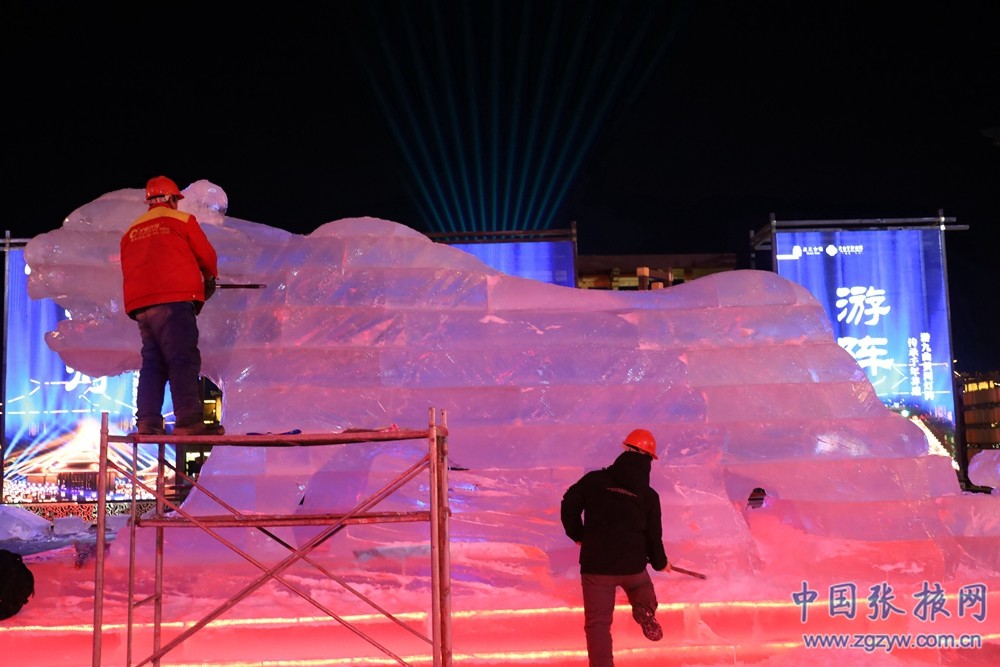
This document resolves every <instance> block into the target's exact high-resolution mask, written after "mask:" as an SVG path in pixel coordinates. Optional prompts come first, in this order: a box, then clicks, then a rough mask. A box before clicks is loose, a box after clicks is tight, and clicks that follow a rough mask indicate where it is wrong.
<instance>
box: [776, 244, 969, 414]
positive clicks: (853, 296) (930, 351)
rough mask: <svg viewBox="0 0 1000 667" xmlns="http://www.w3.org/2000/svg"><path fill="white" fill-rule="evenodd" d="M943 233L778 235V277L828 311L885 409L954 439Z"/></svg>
mask: <svg viewBox="0 0 1000 667" xmlns="http://www.w3.org/2000/svg"><path fill="white" fill-rule="evenodd" d="M943 234H944V232H943V231H941V230H940V229H882V230H864V231H844V230H837V231H786V232H782V231H779V232H777V233H776V235H775V241H774V258H775V264H776V267H777V271H778V274H779V275H781V276H784V277H786V278H788V279H790V280H792V281H794V282H797V283H799V284H801V285H803V286H804V287H806V288H807V289H808V290H809V291H810V292H812V294H813V295H814V296H815V297H816V298H817V299H818V300H819V301H820V303H821V304H823V307H824V308H825V309H826V312H827V315H829V317H830V321H831V323H832V324H833V330H834V334H835V336H836V337H837V342H838V343H839V344H840V346H841V347H843V348H844V349H846V350H847V351H848V352H850V353H851V355H852V356H853V357H854V358H855V359H856V360H857V362H858V364H859V365H860V366H861V368H863V369H864V371H865V373H866V374H867V375H868V378H869V379H870V380H871V383H872V385H873V386H874V387H875V391H876V393H877V394H878V396H879V398H881V399H882V401H883V402H884V403H885V404H886V405H890V406H897V407H905V408H907V409H909V410H910V411H918V413H919V414H928V415H931V416H933V417H934V418H936V419H938V420H941V421H944V422H947V423H949V424H950V425H951V429H950V430H951V432H952V433H953V432H954V425H955V397H954V391H953V387H952V361H951V360H952V356H951V354H952V351H951V333H950V328H949V320H948V287H947V277H946V275H945V268H946V267H945V260H944V238H943Z"/></svg>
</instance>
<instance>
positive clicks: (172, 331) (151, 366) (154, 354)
mask: <svg viewBox="0 0 1000 667" xmlns="http://www.w3.org/2000/svg"><path fill="white" fill-rule="evenodd" d="M135 319H136V321H137V322H138V323H139V334H140V336H141V337H142V368H141V369H140V371H139V387H138V390H137V396H136V414H135V416H136V421H138V422H139V423H140V424H159V423H162V420H163V416H162V413H161V411H162V410H163V399H164V396H165V392H166V386H167V383H168V382H169V383H170V397H171V399H172V400H173V403H174V417H175V423H176V425H178V426H191V425H194V424H200V423H202V421H203V408H202V402H201V391H200V389H199V386H198V377H199V375H200V373H201V352H200V351H199V350H198V320H197V315H196V314H195V308H194V303H193V302H191V301H178V302H175V303H164V304H159V305H156V306H149V307H148V308H144V309H142V310H140V311H139V312H138V313H136V315H135Z"/></svg>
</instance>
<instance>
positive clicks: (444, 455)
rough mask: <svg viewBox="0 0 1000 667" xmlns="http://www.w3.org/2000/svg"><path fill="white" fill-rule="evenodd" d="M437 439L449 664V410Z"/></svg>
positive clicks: (444, 639) (444, 655)
mask: <svg viewBox="0 0 1000 667" xmlns="http://www.w3.org/2000/svg"><path fill="white" fill-rule="evenodd" d="M435 438H436V440H437V455H438V459H439V463H438V468H439V469H440V471H441V474H440V475H439V476H438V488H439V491H438V495H439V497H440V502H439V504H438V507H437V512H438V514H439V515H440V519H439V522H440V526H441V528H440V535H441V582H440V591H441V617H442V619H443V621H442V624H441V664H442V667H451V664H452V655H451V653H452V647H451V527H450V526H451V506H450V503H449V496H450V494H449V492H448V413H447V411H445V410H443V409H442V410H441V419H440V429H438V430H436V431H435Z"/></svg>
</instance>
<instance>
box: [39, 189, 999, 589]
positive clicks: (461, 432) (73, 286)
mask: <svg viewBox="0 0 1000 667" xmlns="http://www.w3.org/2000/svg"><path fill="white" fill-rule="evenodd" d="M184 192H185V195H186V197H185V199H184V200H182V201H181V208H182V209H183V210H188V211H190V212H192V213H194V214H195V215H197V216H198V217H199V219H201V220H202V222H203V223H204V224H205V226H206V233H207V234H208V236H209V238H210V239H211V241H212V242H213V244H215V246H216V249H217V250H218V252H219V258H220V260H219V266H220V270H221V273H222V277H221V281H222V282H259V283H265V284H266V288H265V289H261V290H219V291H218V292H217V293H216V295H215V296H214V297H213V298H212V299H211V300H210V301H209V302H208V303H207V304H206V306H205V309H204V311H203V313H202V314H201V316H200V320H199V321H200V326H201V330H202V338H201V347H202V353H203V372H204V373H205V374H206V375H208V376H210V377H211V378H212V379H213V381H215V382H216V384H218V385H219V386H220V387H221V388H222V390H223V392H224V411H223V414H224V421H225V426H226V429H227V432H228V433H230V434H236V433H241V432H282V431H287V430H291V429H295V428H297V429H301V430H303V431H305V432H329V431H338V430H343V429H346V428H352V427H354V428H378V427H383V426H386V425H389V424H393V423H395V424H398V425H400V426H403V427H409V428H420V427H422V425H423V424H425V423H426V415H427V410H428V408H429V407H433V408H437V409H441V410H445V411H447V414H448V426H449V456H450V459H451V461H452V462H453V464H454V468H455V469H454V470H453V471H452V472H451V473H450V479H451V493H452V495H453V497H452V498H451V504H452V508H453V511H454V515H453V518H452V539H453V544H454V545H456V547H455V548H456V549H459V548H460V547H458V546H457V545H491V544H493V545H502V549H503V550H504V552H505V553H510V552H511V550H513V551H520V552H523V553H524V554H530V558H529V560H531V561H532V562H536V559H538V558H546V557H550V558H551V559H552V562H551V566H552V571H553V572H554V573H556V574H557V576H558V575H561V574H563V573H564V572H565V570H566V569H567V567H569V566H568V565H567V559H570V560H571V559H572V547H573V545H572V543H569V542H568V539H567V538H566V537H565V536H564V535H563V534H562V529H561V526H560V525H559V517H558V505H559V501H560V498H561V496H562V493H563V491H564V490H565V488H566V487H567V486H568V485H569V484H570V483H572V482H573V481H575V479H577V478H578V477H579V476H580V475H581V474H583V473H584V472H585V471H586V470H589V469H593V468H597V467H601V466H604V465H607V464H609V463H610V462H611V461H612V460H613V459H614V457H615V456H616V455H617V454H618V452H619V451H620V444H621V440H622V438H623V436H624V435H625V434H626V433H628V432H629V431H630V430H631V429H633V428H636V427H642V428H647V429H649V430H651V431H652V432H653V433H654V434H655V435H656V437H657V438H658V440H659V443H660V449H661V452H662V456H661V461H660V462H658V463H657V464H656V465H655V466H654V469H653V484H654V486H655V487H656V488H658V489H660V492H661V496H662V501H663V506H664V526H665V540H666V541H667V543H668V547H669V548H668V554H671V553H672V554H673V556H672V557H673V558H677V557H679V558H682V559H689V560H694V561H697V560H699V559H701V560H704V561H706V562H707V561H711V562H717V561H718V560H719V559H722V560H723V561H724V562H725V567H726V568H728V569H729V570H730V571H745V570H750V569H753V568H756V567H762V566H763V565H762V564H764V565H766V563H767V558H766V557H765V556H766V554H767V553H769V548H768V547H769V546H771V547H773V546H774V545H766V544H765V542H766V541H767V540H769V539H780V540H783V541H785V540H788V539H789V535H792V536H795V539H796V540H801V541H802V544H801V545H797V546H796V545H794V544H790V545H787V546H788V548H791V549H793V550H794V549H799V550H801V551H802V552H803V553H806V552H809V551H810V549H812V547H810V546H808V544H809V543H810V542H809V541H810V540H821V541H824V542H823V543H824V544H828V543H829V541H832V540H835V539H843V540H851V541H856V542H861V543H865V544H870V545H873V546H871V549H870V550H868V551H867V552H866V553H867V554H868V555H869V556H872V554H874V556H872V557H873V558H875V559H877V558H879V557H882V556H884V557H886V558H889V557H890V556H889V555H888V554H889V552H890V551H891V550H892V549H894V548H895V547H890V546H885V545H902V544H906V545H911V546H912V545H914V544H918V543H919V544H922V545H924V546H923V547H920V550H922V551H923V552H925V553H928V554H939V553H942V550H951V551H948V553H949V554H961V557H960V560H963V562H965V563H966V564H971V565H970V566H971V567H973V568H975V567H977V566H978V565H977V564H982V563H986V566H988V567H994V566H995V557H994V556H992V555H989V554H988V549H987V548H986V546H984V545H986V544H996V540H997V534H996V530H995V526H994V525H993V524H989V525H986V524H984V522H983V521H982V520H981V519H974V518H970V517H967V516H965V515H964V514H963V512H964V508H965V506H964V505H963V502H962V496H961V494H960V489H959V486H958V482H957V477H956V475H955V472H954V470H953V469H952V467H951V461H950V459H947V457H942V456H938V455H935V454H932V453H930V452H929V451H928V445H927V442H926V441H925V438H924V436H923V433H922V432H921V431H920V430H919V429H918V428H917V427H916V426H915V425H913V424H911V423H910V422H908V421H907V420H905V419H904V418H902V417H901V416H899V415H896V414H894V413H891V412H889V411H888V410H886V408H884V407H883V406H882V404H881V403H880V401H879V400H878V398H877V396H876V395H875V391H874V390H873V388H872V386H871V384H870V383H869V382H868V380H867V378H866V376H865V375H864V373H863V372H862V371H861V370H860V369H859V368H858V366H857V364H856V362H855V361H854V359H853V358H852V357H851V356H850V355H849V354H848V353H847V352H845V351H844V350H843V349H841V348H840V347H839V346H838V345H837V343H836V342H835V340H834V338H833V335H832V329H831V327H830V324H829V322H828V320H827V318H826V316H825V314H824V311H823V309H822V307H821V306H820V305H819V304H818V302H817V301H816V300H815V299H813V298H812V296H811V295H810V294H809V293H808V292H807V291H806V290H805V289H804V288H802V287H801V286H799V285H797V284H794V283H792V282H790V281H788V280H786V279H783V278H781V277H779V276H778V275H776V274H774V273H770V272H764V271H749V270H741V271H731V272H725V273H718V274H713V275H710V276H707V277H704V278H700V279H698V280H694V281H690V282H687V283H685V284H682V285H679V286H676V287H671V288H668V289H663V290H656V291H649V292H625V291H622V292H618V291H598V290H581V289H574V288H568V287H560V286H554V285H549V284H543V283H539V282H535V281H531V280H527V279H522V278H518V277H514V276H510V275H505V274H502V273H500V272H498V271H496V270H494V269H492V268H490V267H488V266H486V265H485V264H483V263H482V262H480V261H479V260H478V259H476V258H475V257H473V256H472V255H470V254H468V253H465V252H463V251H461V250H459V249H456V248H452V247H450V246H446V245H441V244H437V243H434V242H432V241H431V240H430V239H429V238H427V237H426V236H424V235H422V234H419V233H417V232H415V231H413V230H412V229H409V228H407V227H405V226H403V225H400V224H397V223H394V222H391V221H386V220H379V219H373V218H351V219H345V220H337V221H333V222H329V223H327V224H324V225H322V226H321V227H319V228H318V229H316V230H315V231H314V232H313V233H312V234H308V235H297V234H290V233H287V232H283V231H281V230H277V229H273V228H270V227H267V226H264V225H260V224H257V223H253V222H249V221H245V220H240V219H238V218H232V217H227V216H226V215H225V212H226V206H227V204H228V199H227V197H226V195H225V193H224V191H222V189H221V188H219V187H218V186H216V185H214V184H212V183H209V182H207V181H198V182H196V183H194V184H192V185H191V186H189V187H188V188H187V189H185V191H184ZM144 210H145V206H144V203H143V196H142V191H141V190H138V189H137V190H118V191H116V192H112V193H109V194H107V195H104V196H103V197H100V198H98V199H97V200H95V201H94V202H91V203H89V204H86V205H84V206H82V207H81V208H80V209H78V210H76V211H74V212H73V213H72V214H70V215H69V216H68V217H67V218H66V220H65V222H64V224H63V226H62V227H60V228H59V229H56V230H53V231H51V232H48V233H46V234H42V235H40V236H39V237H37V238H35V239H33V240H32V241H31V242H30V243H29V244H28V252H27V259H28V263H29V265H30V266H31V269H32V272H31V276H30V289H31V294H32V296H33V297H35V298H43V297H49V298H53V299H55V300H56V301H57V302H58V303H60V304H61V305H63V306H64V307H66V308H67V309H69V310H70V311H71V312H72V313H73V321H72V322H71V323H64V324H62V325H60V328H59V330H58V331H57V332H53V333H52V334H50V336H49V338H48V342H49V344H50V346H51V347H52V349H54V350H56V351H57V352H58V353H59V354H60V355H61V356H62V357H63V358H64V359H65V360H66V361H67V363H68V364H70V365H71V366H73V367H74V368H76V369H79V370H80V371H82V372H84V373H87V374H90V375H95V376H99V375H104V374H117V373H120V372H121V371H123V370H126V369H130V368H138V366H139V345H138V336H137V333H136V330H135V324H134V322H132V321H130V320H129V319H128V317H127V316H126V315H125V313H123V312H122V307H121V276H120V268H119V265H118V255H117V253H118V250H117V248H118V238H119V235H120V233H121V232H122V231H123V230H124V229H125V228H126V227H127V225H128V224H129V223H130V221H131V220H132V218H133V217H135V216H137V215H139V214H140V213H142V212H143V211H144ZM80 276H83V277H84V279H82V280H80V279H78V278H79V277H80ZM419 450H420V443H416V444H413V443H409V444H400V443H396V444H382V445H378V444H371V443H369V444H364V445H358V446H340V447H335V448H317V449H311V450H310V451H308V452H302V451H293V450H289V449H285V448H281V449H274V450H270V451H267V452H266V453H265V452H261V451H256V450H255V451H249V450H242V449H239V448H232V447H225V448H216V450H215V451H214V452H213V453H212V455H211V457H210V458H209V460H208V462H207V464H206V465H205V467H204V469H203V472H202V481H203V482H204V483H205V484H206V486H207V487H208V488H209V489H210V490H212V491H213V492H218V493H219V494H220V495H222V496H227V495H229V496H231V497H232V499H233V503H234V504H235V505H236V506H237V507H239V508H240V509H241V510H246V511H263V512H269V513H270V512H276V513H277V512H281V513H289V514H292V513H296V512H303V511H338V510H346V509H348V508H350V507H352V506H353V505H354V504H355V503H356V502H357V499H358V498H359V496H362V495H363V494H365V493H369V492H371V491H372V490H373V489H376V488H378V487H379V486H380V485H381V484H383V483H384V482H385V479H386V476H387V475H389V474H390V473H391V470H392V469H393V468H399V469H400V470H402V469H403V468H404V467H405V466H406V465H407V464H406V461H407V460H408V459H410V458H412V457H413V456H418V455H419V453H420V452H419ZM983 467H985V468H987V469H988V468H989V466H988V465H986V466H983ZM756 487H762V488H764V489H765V490H766V492H767V493H768V495H769V504H768V505H766V506H765V507H764V508H763V512H764V513H763V514H758V515H752V513H751V514H750V515H749V516H748V513H747V510H746V505H747V497H748V495H749V494H750V492H751V491H752V490H753V489H754V488H756ZM423 491H426V489H424V488H422V487H421V486H420V485H419V484H417V485H415V486H412V487H408V488H407V489H406V491H405V492H404V493H401V494H400V495H399V496H397V497H395V498H393V500H391V501H389V502H388V503H387V505H386V506H390V507H392V508H393V509H406V508H413V507H418V506H423V505H424V504H425V503H426V498H425V497H423V496H422V495H421V494H422V492H423ZM942 503H943V505H942ZM985 504H988V500H987V501H980V502H978V503H977V504H976V506H975V508H973V510H972V511H974V512H975V513H976V516H980V517H981V515H982V513H983V512H984V509H983V505H985ZM942 508H943V509H942ZM185 510H186V511H190V512H193V513H195V514H198V513H205V514H211V513H217V508H216V507H215V506H214V504H213V503H212V502H211V501H210V500H209V499H208V498H206V497H205V495H204V494H200V493H197V492H195V493H193V494H192V495H191V496H190V497H189V498H188V500H187V501H186V503H185ZM942 512H943V514H942V515H940V516H939V514H941V513H942ZM753 516H757V517H758V518H757V519H753V518H752V517H753ZM766 516H771V517H774V516H777V517H778V519H777V521H778V522H779V523H781V525H783V526H785V529H784V530H782V531H776V530H773V529H772V528H770V527H769V528H767V529H766V530H764V529H763V527H764V526H765V525H766V524H767V521H766V519H762V518H760V517H766ZM986 523H989V522H986ZM755 525H756V528H755ZM421 530H423V531H424V532H423V533H422V532H421ZM346 532H347V534H348V535H349V536H350V543H351V544H352V545H353V546H354V552H356V553H363V554H366V556H365V557H364V558H361V557H360V556H356V555H355V556H351V555H350V550H346V551H345V550H343V548H341V547H337V546H334V545H330V546H329V547H327V550H328V553H329V554H331V555H332V554H335V553H340V554H341V557H344V558H348V559H350V558H356V559H357V563H358V567H362V568H363V569H364V570H365V571H366V572H372V571H373V570H377V569H378V568H379V567H385V568H388V569H392V568H398V567H399V558H397V557H396V556H399V557H406V558H409V557H411V556H413V555H414V554H415V553H417V552H419V549H418V550H417V551H416V552H415V551H413V550H412V549H410V550H408V551H407V550H404V551H405V554H404V555H403V556H400V554H402V553H403V552H398V553H397V552H394V551H393V548H394V547H396V546H399V547H400V548H401V545H407V544H414V543H416V544H419V543H420V542H421V540H424V541H425V540H426V539H427V536H426V535H427V533H426V529H424V528H420V527H418V526H414V525H393V526H377V527H376V526H367V527H365V526H356V527H351V528H350V529H349V530H348V531H346ZM955 533H961V534H962V540H963V542H962V544H963V549H964V550H962V549H957V547H956V546H955V545H956V542H955V537H954V534H955ZM227 534H228V532H227ZM285 534H287V537H288V539H290V540H293V541H297V542H301V541H302V540H305V539H308V538H309V536H310V535H311V534H312V531H310V530H292V531H285ZM233 539H240V540H243V541H244V542H246V543H247V544H248V545H249V546H255V545H257V542H258V539H257V537H256V536H254V537H247V536H243V537H238V538H237V537H234V538H233ZM977 540H978V541H977ZM167 546H168V549H169V550H170V551H172V552H175V553H172V554H171V557H173V558H178V559H181V560H183V559H184V558H190V557H191V556H190V554H195V553H197V554H198V559H199V561H200V562H204V561H205V560H206V559H208V558H219V559H224V558H232V557H233V556H232V555H231V554H228V553H227V552H226V549H225V548H223V547H221V546H220V545H219V544H218V543H216V542H215V541H213V540H212V539H210V538H208V537H206V536H204V535H200V534H197V531H187V532H186V533H185V535H184V539H183V540H179V539H178V538H172V539H171V540H169V541H168V545H167ZM338 549H340V550H341V551H338ZM394 554H395V555H394ZM934 558H935V559H937V556H934ZM462 567H463V568H466V570H467V571H465V574H464V575H463V576H467V577H469V578H471V579H475V578H476V576H477V575H476V574H475V570H476V568H483V570H482V572H481V577H480V578H481V580H483V581H499V579H498V578H497V575H496V573H495V572H492V573H490V572H487V569H489V567H490V566H488V565H486V564H485V562H484V561H483V560H479V559H474V560H472V561H470V562H468V563H464V564H462ZM949 567H951V565H949ZM935 568H936V570H935V571H940V570H941V566H935ZM569 569H572V568H571V567H569ZM521 583H522V585H523V584H524V582H521ZM537 585H538V586H544V585H548V583H547V582H543V581H541V580H539V581H538V582H537ZM568 585H570V586H574V587H575V583H570V584H568Z"/></svg>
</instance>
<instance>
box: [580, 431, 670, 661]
mask: <svg viewBox="0 0 1000 667" xmlns="http://www.w3.org/2000/svg"><path fill="white" fill-rule="evenodd" d="M622 446H623V447H624V449H625V451H623V452H622V453H621V454H619V455H618V458H616V459H615V461H614V463H612V464H611V465H610V466H608V467H607V468H603V469H601V470H593V471H591V472H588V473H586V474H585V475H584V476H583V477H581V478H580V480H579V481H577V482H576V483H575V484H573V485H572V486H570V487H569V489H567V490H566V493H565V494H564V495H563V499H562V507H561V517H562V524H563V528H564V529H565V531H566V535H568V536H569V538H570V539H571V540H573V541H574V542H576V543H577V544H578V545H580V579H581V584H582V588H583V617H584V625H583V628H584V633H585V634H586V638H587V655H588V657H589V658H590V667H614V664H615V661H614V654H613V652H612V646H611V643H612V642H611V622H612V619H613V615H614V610H615V594H616V589H617V588H618V587H621V588H622V590H624V591H625V595H626V596H627V597H628V601H629V604H630V605H631V606H632V618H633V619H635V621H636V623H638V624H639V625H640V626H641V627H642V632H643V634H644V635H645V636H646V638H647V639H650V640H651V641H659V640H660V639H662V638H663V629H662V628H661V627H660V624H659V622H657V620H656V608H657V606H658V603H657V600H656V591H655V590H654V588H653V581H652V579H650V576H649V572H648V571H647V569H646V565H647V564H649V565H651V566H652V567H653V569H654V570H658V571H663V570H667V569H668V568H669V567H670V566H669V563H668V562H667V555H666V553H665V551H664V549H663V527H662V525H661V522H660V516H661V515H660V496H659V495H658V494H657V493H656V491H654V490H653V489H652V488H651V487H650V486H649V473H650V469H651V467H652V462H653V460H654V459H656V458H657V456H656V440H655V439H654V438H653V434H652V433H650V432H649V431H647V430H645V429H641V428H640V429H635V430H634V431H632V432H631V433H629V434H628V437H626V438H625V440H624V442H623V443H622Z"/></svg>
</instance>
